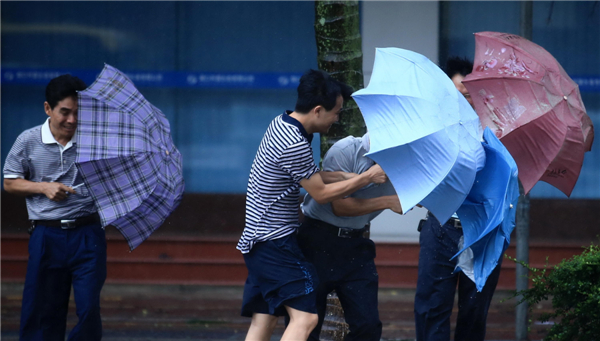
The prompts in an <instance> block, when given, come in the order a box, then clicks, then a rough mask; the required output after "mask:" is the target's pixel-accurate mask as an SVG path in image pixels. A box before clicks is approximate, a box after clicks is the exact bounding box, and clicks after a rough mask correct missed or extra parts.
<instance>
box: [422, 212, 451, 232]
mask: <svg viewBox="0 0 600 341" xmlns="http://www.w3.org/2000/svg"><path fill="white" fill-rule="evenodd" d="M429 214H430V213H429V212H427V216H426V217H425V218H429ZM425 221H427V220H426V219H421V221H420V222H419V227H418V228H417V231H419V232H421V229H422V228H423V225H424V224H425ZM446 224H450V225H452V226H454V228H457V229H462V224H461V222H460V219H459V218H454V217H450V219H448V221H447V222H446ZM446 224H443V225H446Z"/></svg>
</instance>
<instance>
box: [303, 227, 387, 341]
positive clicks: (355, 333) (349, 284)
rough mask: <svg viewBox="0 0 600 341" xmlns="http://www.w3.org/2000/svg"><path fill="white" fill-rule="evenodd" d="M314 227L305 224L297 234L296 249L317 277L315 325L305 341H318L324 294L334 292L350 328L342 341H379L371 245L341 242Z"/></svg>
mask: <svg viewBox="0 0 600 341" xmlns="http://www.w3.org/2000/svg"><path fill="white" fill-rule="evenodd" d="M317 223H319V221H316V220H312V219H310V220H307V221H305V222H304V223H303V224H302V225H301V226H300V229H299V231H298V245H300V248H301V249H302V252H303V253H304V256H305V257H306V259H308V261H309V262H311V263H313V264H314V266H315V268H316V270H317V275H318V276H319V285H318V286H317V289H316V297H317V313H318V315H319V323H318V324H317V327H315V329H314V330H313V331H312V333H311V334H310V337H309V340H319V334H320V332H321V327H322V325H323V320H324V318H325V311H326V308H327V294H329V293H330V292H331V291H332V290H335V291H336V293H337V295H338V297H339V299H340V303H341V304H342V308H343V309H344V317H345V319H346V323H348V326H349V327H350V332H349V333H348V335H346V338H345V339H344V340H345V341H350V340H356V341H359V340H360V341H379V340H380V338H381V330H382V324H381V321H380V320H379V310H378V308H377V290H378V286H379V277H378V275H377V269H376V268H375V261H374V259H375V244H374V243H373V241H372V240H370V239H368V238H341V237H338V236H336V235H332V234H331V233H326V232H324V230H323V227H322V226H318V225H317ZM320 223H322V222H320ZM322 224H324V223H322ZM329 226H332V225H329Z"/></svg>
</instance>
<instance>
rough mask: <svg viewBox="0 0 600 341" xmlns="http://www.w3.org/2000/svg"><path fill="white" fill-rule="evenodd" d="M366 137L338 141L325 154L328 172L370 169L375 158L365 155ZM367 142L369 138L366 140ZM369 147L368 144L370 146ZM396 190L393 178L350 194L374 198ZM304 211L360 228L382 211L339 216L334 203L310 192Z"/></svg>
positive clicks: (333, 221) (351, 137)
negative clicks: (316, 199)
mask: <svg viewBox="0 0 600 341" xmlns="http://www.w3.org/2000/svg"><path fill="white" fill-rule="evenodd" d="M363 138H365V137H354V136H348V137H346V138H344V139H341V140H340V141H338V142H336V143H335V144H334V145H333V146H331V148H330V149H329V151H328V152H327V154H325V158H323V170H324V171H329V172H335V171H343V172H347V173H356V174H361V173H363V172H365V171H366V170H367V169H369V168H370V167H371V166H372V165H373V164H375V162H373V160H371V159H369V158H368V157H366V156H364V155H365V153H366V152H367V149H366V147H365V146H366V145H367V143H363ZM364 142H367V140H365V141H364ZM367 148H368V147H367ZM395 194H396V191H395V190H394V187H393V186H392V184H391V182H390V181H387V182H386V183H384V184H381V185H375V184H370V185H368V186H365V187H363V188H361V189H359V190H358V191H356V192H354V193H353V194H351V195H350V196H351V197H354V198H360V199H371V198H376V197H380V196H386V195H395ZM302 212H303V213H304V215H306V216H308V217H311V218H313V219H318V220H321V221H324V222H326V223H329V224H332V225H335V226H338V227H349V228H354V229H359V228H362V227H364V226H365V225H366V224H368V223H369V222H371V220H373V219H375V217H377V216H378V215H379V214H380V213H381V212H382V211H376V212H372V213H369V214H365V215H362V216H358V217H338V216H336V215H335V214H333V210H332V208H331V204H330V203H328V204H323V205H321V204H318V203H317V202H316V201H315V200H314V199H313V198H312V197H311V196H310V194H307V195H306V197H305V198H304V203H303V204H302Z"/></svg>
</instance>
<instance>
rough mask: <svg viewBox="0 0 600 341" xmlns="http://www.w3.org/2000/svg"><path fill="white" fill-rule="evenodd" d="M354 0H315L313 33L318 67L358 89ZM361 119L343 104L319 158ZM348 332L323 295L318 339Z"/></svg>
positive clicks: (356, 130)
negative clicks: (322, 320) (323, 300)
mask: <svg viewBox="0 0 600 341" xmlns="http://www.w3.org/2000/svg"><path fill="white" fill-rule="evenodd" d="M358 6H359V5H358V1H315V36H316V40H317V53H318V57H317V58H318V65H319V69H321V70H324V71H327V72H328V73H329V74H330V75H331V76H332V77H333V78H335V79H337V80H338V81H341V82H344V83H346V84H348V85H350V86H352V87H353V88H354V90H359V89H362V88H363V87H364V81H363V72H362V57H363V55H362V38H361V36H360V15H359V12H358ZM366 130H367V129H366V126H365V122H364V120H363V118H362V115H361V113H360V110H359V109H358V106H357V105H356V103H355V102H354V100H350V101H349V102H347V103H345V104H344V108H343V110H342V113H341V115H340V122H339V123H338V124H334V125H333V126H332V127H331V129H330V130H329V132H328V133H327V134H322V135H321V160H323V157H324V156H325V153H327V151H328V150H329V148H330V147H331V146H332V145H333V144H334V143H335V142H337V141H339V140H340V139H342V138H344V137H346V136H348V135H353V136H362V135H363V134H364V133H365V132H366ZM347 333H348V325H347V324H346V323H345V320H344V310H343V309H342V306H341V304H340V301H339V299H338V297H337V295H336V293H335V291H334V292H332V293H330V294H329V295H328V297H327V312H326V314H325V320H324V322H323V327H322V328H321V335H320V340H331V341H341V340H343V339H344V337H345V336H346V334H347Z"/></svg>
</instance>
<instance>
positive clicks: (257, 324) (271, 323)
mask: <svg viewBox="0 0 600 341" xmlns="http://www.w3.org/2000/svg"><path fill="white" fill-rule="evenodd" d="M276 325H277V316H273V315H268V314H257V313H254V314H252V322H251V323H250V328H249V329H248V334H247V335H246V341H269V340H270V339H271V335H272V334H273V329H275V326H276Z"/></svg>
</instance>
